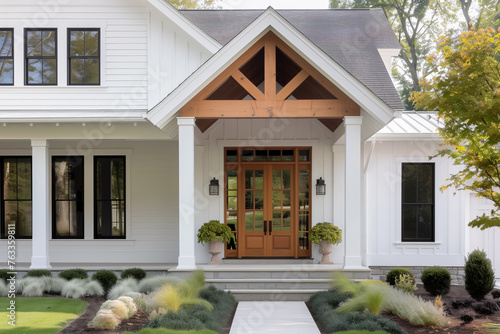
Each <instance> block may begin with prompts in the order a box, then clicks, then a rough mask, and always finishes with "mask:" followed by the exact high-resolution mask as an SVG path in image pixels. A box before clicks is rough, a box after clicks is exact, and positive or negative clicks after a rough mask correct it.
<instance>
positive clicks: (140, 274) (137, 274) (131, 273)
mask: <svg viewBox="0 0 500 334" xmlns="http://www.w3.org/2000/svg"><path fill="white" fill-rule="evenodd" d="M129 277H132V278H135V279H136V280H138V281H140V280H141V279H143V278H145V277H146V271H145V270H144V269H141V268H129V269H125V270H124V271H122V274H121V278H123V279H125V278H129Z"/></svg>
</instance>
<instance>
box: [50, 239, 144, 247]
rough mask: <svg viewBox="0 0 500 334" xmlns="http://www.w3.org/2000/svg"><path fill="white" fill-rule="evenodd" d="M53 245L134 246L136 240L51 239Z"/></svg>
mask: <svg viewBox="0 0 500 334" xmlns="http://www.w3.org/2000/svg"><path fill="white" fill-rule="evenodd" d="M49 241H50V242H51V243H55V244H59V245H65V244H67V245H74V244H79V243H82V244H89V243H92V244H94V245H96V246H101V245H109V244H113V245H114V246H133V245H134V244H135V239H50V240H49Z"/></svg>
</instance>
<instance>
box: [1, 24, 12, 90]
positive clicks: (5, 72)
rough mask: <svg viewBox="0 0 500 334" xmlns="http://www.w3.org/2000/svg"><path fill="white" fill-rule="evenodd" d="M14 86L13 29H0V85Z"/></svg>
mask: <svg viewBox="0 0 500 334" xmlns="http://www.w3.org/2000/svg"><path fill="white" fill-rule="evenodd" d="M13 84H14V29H3V28H0V85H13Z"/></svg>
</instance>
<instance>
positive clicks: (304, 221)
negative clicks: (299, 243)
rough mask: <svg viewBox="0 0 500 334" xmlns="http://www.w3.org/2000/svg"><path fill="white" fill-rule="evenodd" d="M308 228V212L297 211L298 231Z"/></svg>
mask: <svg viewBox="0 0 500 334" xmlns="http://www.w3.org/2000/svg"><path fill="white" fill-rule="evenodd" d="M308 230H309V212H300V213H299V231H308Z"/></svg>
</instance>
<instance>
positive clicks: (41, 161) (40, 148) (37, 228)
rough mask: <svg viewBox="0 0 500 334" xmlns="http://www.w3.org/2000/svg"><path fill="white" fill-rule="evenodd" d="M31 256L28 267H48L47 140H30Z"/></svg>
mask: <svg viewBox="0 0 500 334" xmlns="http://www.w3.org/2000/svg"><path fill="white" fill-rule="evenodd" d="M31 149H32V176H33V178H32V187H33V194H32V208H33V230H32V248H33V249H32V256H31V266H30V269H50V268H51V267H50V260H49V230H50V228H49V224H50V217H49V212H50V211H49V210H50V193H49V172H50V162H49V145H48V143H47V140H32V141H31Z"/></svg>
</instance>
